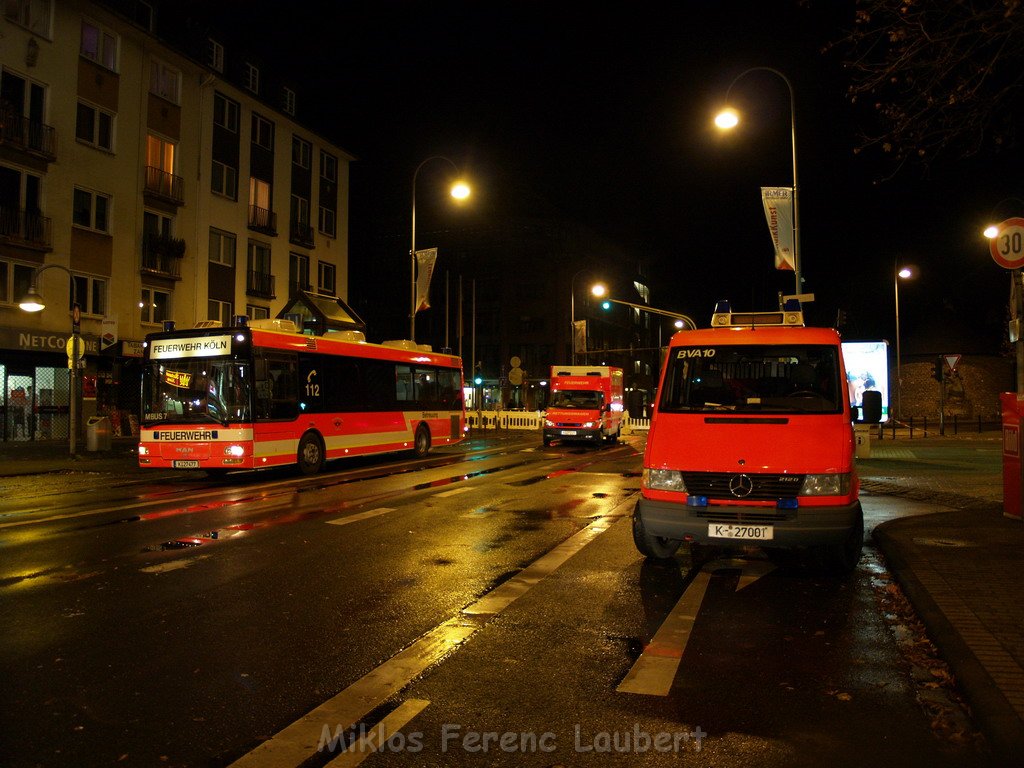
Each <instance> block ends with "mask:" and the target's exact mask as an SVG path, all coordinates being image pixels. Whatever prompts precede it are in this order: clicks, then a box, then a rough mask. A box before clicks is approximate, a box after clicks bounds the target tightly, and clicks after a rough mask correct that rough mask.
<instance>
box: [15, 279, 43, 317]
mask: <svg viewBox="0 0 1024 768" xmlns="http://www.w3.org/2000/svg"><path fill="white" fill-rule="evenodd" d="M18 306H19V307H21V308H22V309H23V310H24V311H25V312H42V311H43V310H44V309H45V308H46V302H44V301H43V297H42V296H41V295H40V294H39V291H38V290H37V289H36V287H35V285H31V286H29V289H28V293H26V294H25V298H23V299H22V300H21V301H20V302H19V303H18Z"/></svg>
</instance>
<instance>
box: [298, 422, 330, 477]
mask: <svg viewBox="0 0 1024 768" xmlns="http://www.w3.org/2000/svg"><path fill="white" fill-rule="evenodd" d="M297 461H298V464H299V471H300V472H301V473H302V474H304V475H315V474H316V473H317V472H319V471H320V469H321V468H322V467H323V465H324V444H323V443H322V442H320V436H319V435H317V434H316V432H307V433H306V434H304V435H303V436H302V439H301V440H299V451H298V456H297Z"/></svg>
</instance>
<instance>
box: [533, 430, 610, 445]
mask: <svg viewBox="0 0 1024 768" xmlns="http://www.w3.org/2000/svg"><path fill="white" fill-rule="evenodd" d="M544 439H545V440H586V441H589V442H599V441H600V440H601V429H600V428H597V429H581V428H578V427H544Z"/></svg>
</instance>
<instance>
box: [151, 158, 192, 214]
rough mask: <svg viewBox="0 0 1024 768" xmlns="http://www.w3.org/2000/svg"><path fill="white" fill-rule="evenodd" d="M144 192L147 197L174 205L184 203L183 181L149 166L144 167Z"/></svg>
mask: <svg viewBox="0 0 1024 768" xmlns="http://www.w3.org/2000/svg"><path fill="white" fill-rule="evenodd" d="M145 191H146V194H147V195H152V196H153V197H156V198H159V199H161V200H166V201H167V202H168V203H174V204H175V205H181V204H182V203H184V202H185V193H184V180H183V179H182V178H181V176H175V175H174V174H173V173H168V172H167V171H164V170H161V169H160V168H154V167H153V166H151V165H147V166H146V187H145Z"/></svg>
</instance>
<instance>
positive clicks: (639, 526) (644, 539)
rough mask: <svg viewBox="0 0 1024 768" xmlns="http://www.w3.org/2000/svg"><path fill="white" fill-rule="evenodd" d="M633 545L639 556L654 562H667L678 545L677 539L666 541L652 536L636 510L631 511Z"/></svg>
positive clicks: (679, 542)
mask: <svg viewBox="0 0 1024 768" xmlns="http://www.w3.org/2000/svg"><path fill="white" fill-rule="evenodd" d="M633 543H634V544H635V545H636V548H637V550H639V552H640V554H641V555H644V556H645V557H650V558H652V559H654V560H667V559H669V558H670V557H672V556H673V555H674V554H675V553H676V550H678V549H679V545H680V544H682V543H683V542H681V541H680V540H679V539H666V538H664V537H662V536H652V535H651V534H649V533H648V532H647V529H646V528H645V527H644V521H643V518H641V517H640V514H639V511H638V510H633Z"/></svg>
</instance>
